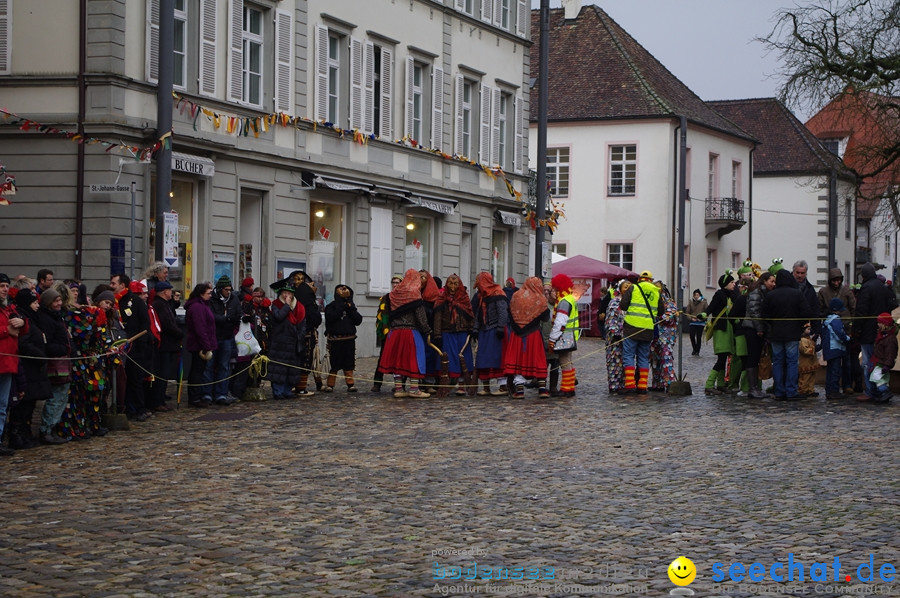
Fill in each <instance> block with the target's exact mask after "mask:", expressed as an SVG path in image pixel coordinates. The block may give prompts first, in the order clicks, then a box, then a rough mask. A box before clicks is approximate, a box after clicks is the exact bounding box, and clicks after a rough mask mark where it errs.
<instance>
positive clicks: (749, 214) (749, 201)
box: [747, 143, 759, 263]
mask: <svg viewBox="0 0 900 598" xmlns="http://www.w3.org/2000/svg"><path fill="white" fill-rule="evenodd" d="M755 151H756V144H755V143H754V144H753V147H752V148H750V172H748V173H747V176H749V177H750V188H749V190H748V191H747V192H748V193H749V195H748V196H747V257H748V258H751V259H752V258H753V152H755ZM757 263H759V262H757Z"/></svg>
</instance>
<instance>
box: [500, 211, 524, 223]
mask: <svg viewBox="0 0 900 598" xmlns="http://www.w3.org/2000/svg"><path fill="white" fill-rule="evenodd" d="M497 218H498V219H499V220H500V222H502V223H503V224H506V225H507V226H522V216H521V215H519V214H517V213H516V212H504V211H503V210H497Z"/></svg>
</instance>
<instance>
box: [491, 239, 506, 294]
mask: <svg viewBox="0 0 900 598" xmlns="http://www.w3.org/2000/svg"><path fill="white" fill-rule="evenodd" d="M507 237H508V236H507V234H506V231H505V230H494V231H492V232H491V274H492V275H493V276H494V281H495V282H497V283H498V284H499V285H500V286H503V282H504V281H505V280H506V277H507V276H508V274H507V271H508V270H507V266H506V260H507V258H508V256H509V251H508V248H507V241H506V240H507Z"/></svg>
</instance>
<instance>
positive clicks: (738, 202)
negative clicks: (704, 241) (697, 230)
mask: <svg viewBox="0 0 900 598" xmlns="http://www.w3.org/2000/svg"><path fill="white" fill-rule="evenodd" d="M746 222H747V221H746V219H745V218H744V201H743V200H742V199H737V198H735V197H709V198H707V199H706V234H707V235H709V234H711V233H713V232H717V233H718V234H719V238H720V239H721V238H722V237H723V236H724V235H727V234H728V233H730V232H732V231H735V230H739V229H741V228H742V227H743V226H744V224H746Z"/></svg>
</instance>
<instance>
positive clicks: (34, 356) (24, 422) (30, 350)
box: [0, 283, 65, 450]
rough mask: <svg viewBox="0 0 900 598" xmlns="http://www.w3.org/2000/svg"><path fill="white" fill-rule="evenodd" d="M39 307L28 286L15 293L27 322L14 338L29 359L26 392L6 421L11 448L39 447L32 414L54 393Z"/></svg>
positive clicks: (17, 308) (23, 366) (24, 362)
mask: <svg viewBox="0 0 900 598" xmlns="http://www.w3.org/2000/svg"><path fill="white" fill-rule="evenodd" d="M0 284H2V283H0ZM39 309H40V303H39V302H38V296H37V294H36V293H35V292H34V291H33V290H31V289H28V288H23V289H19V292H18V293H17V294H16V300H15V311H16V314H17V315H18V317H20V318H21V319H22V320H23V321H24V325H23V326H22V327H21V328H20V329H19V336H18V337H17V338H16V339H15V340H16V341H17V353H18V355H21V356H22V357H25V358H26V359H22V360H21V363H20V366H21V370H22V375H23V377H24V380H25V385H24V386H19V388H18V390H19V392H20V393H24V395H23V396H22V398H20V399H19V400H18V401H17V402H16V403H15V404H13V405H12V406H11V407H10V409H9V421H8V424H7V429H8V430H9V448H11V449H14V450H19V449H27V448H32V447H35V446H37V444H38V441H37V440H36V439H35V438H34V435H33V434H32V426H31V417H32V414H33V413H34V407H35V404H36V403H37V401H39V400H44V399H49V398H50V397H51V396H52V389H51V386H50V382H49V380H48V379H47V360H46V357H47V352H46V340H45V338H44V333H43V332H42V331H41V329H40V328H38V324H37V319H38V310H39ZM7 394H8V393H7ZM54 442H65V441H64V440H63V439H62V438H60V439H58V441H57V440H55V439H54Z"/></svg>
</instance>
